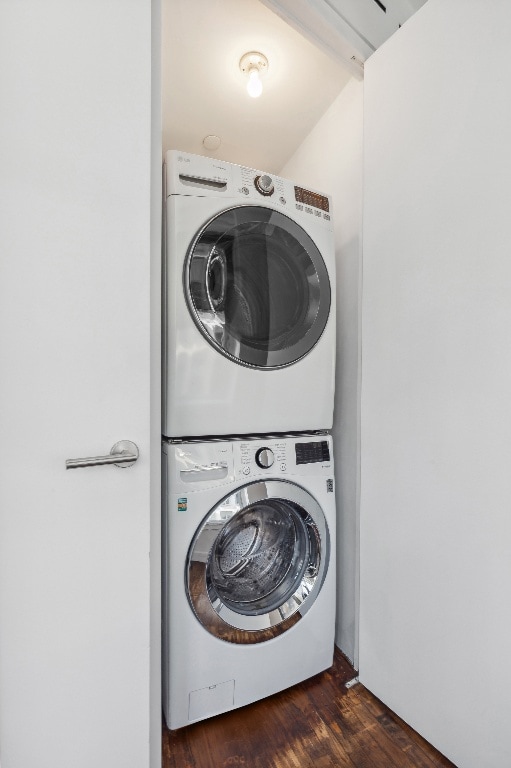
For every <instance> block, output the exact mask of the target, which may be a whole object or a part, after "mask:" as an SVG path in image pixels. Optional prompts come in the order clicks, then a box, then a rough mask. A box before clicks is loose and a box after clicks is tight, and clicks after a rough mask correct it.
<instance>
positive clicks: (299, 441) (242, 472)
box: [234, 435, 332, 480]
mask: <svg viewBox="0 0 511 768" xmlns="http://www.w3.org/2000/svg"><path fill="white" fill-rule="evenodd" d="M331 467H332V464H331V438H330V436H326V435H325V436H324V437H323V436H319V437H315V436H311V437H309V436H304V437H303V438H291V437H286V438H282V439H279V438H272V437H269V438H260V439H259V438H254V439H250V440H240V441H239V442H237V443H234V468H235V474H236V477H238V478H244V479H246V480H250V479H252V478H253V479H254V480H255V479H256V478H259V477H278V476H282V475H288V474H322V473H323V471H324V472H326V473H328V472H330V473H331Z"/></svg>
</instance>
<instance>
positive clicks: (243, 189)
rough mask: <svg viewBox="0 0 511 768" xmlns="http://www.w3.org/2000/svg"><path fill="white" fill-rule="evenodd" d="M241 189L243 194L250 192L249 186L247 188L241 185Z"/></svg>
mask: <svg viewBox="0 0 511 768" xmlns="http://www.w3.org/2000/svg"><path fill="white" fill-rule="evenodd" d="M241 191H242V192H243V194H244V195H248V194H250V190H249V188H248V187H242V188H241Z"/></svg>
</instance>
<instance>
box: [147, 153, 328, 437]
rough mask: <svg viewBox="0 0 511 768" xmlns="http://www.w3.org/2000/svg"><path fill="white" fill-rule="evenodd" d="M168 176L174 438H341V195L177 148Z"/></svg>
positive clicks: (168, 399)
mask: <svg viewBox="0 0 511 768" xmlns="http://www.w3.org/2000/svg"><path fill="white" fill-rule="evenodd" d="M165 175H166V245H165V252H166V258H165V274H164V286H165V296H164V307H165V318H164V330H163V333H164V376H165V380H164V417H163V429H162V432H163V434H164V435H166V436H168V437H184V436H209V435H213V436H217V435H233V434H238V435H239V434H254V433H258V434H268V433H276V432H280V433H283V432H291V431H308V430H318V429H326V430H327V429H330V428H331V426H332V415H333V402H334V366H335V278H334V265H335V254H334V245H333V232H332V219H331V201H330V198H329V197H328V196H326V195H322V194H319V193H317V192H314V191H312V190H306V189H303V188H302V187H298V186H295V185H294V184H292V183H291V182H290V181H287V180H285V179H282V178H278V177H275V176H269V175H268V174H265V173H262V172H259V171H255V170H253V169H251V168H245V167H243V166H239V165H233V164H231V163H224V162H221V161H218V160H213V159H210V158H206V157H201V156H198V155H190V154H186V153H183V152H177V151H170V152H168V153H167V156H166V174H165Z"/></svg>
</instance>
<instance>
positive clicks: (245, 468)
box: [241, 467, 250, 475]
mask: <svg viewBox="0 0 511 768" xmlns="http://www.w3.org/2000/svg"><path fill="white" fill-rule="evenodd" d="M241 471H242V472H243V474H244V475H249V474H250V467H243V469H242V470H241Z"/></svg>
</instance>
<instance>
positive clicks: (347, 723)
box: [163, 651, 456, 768]
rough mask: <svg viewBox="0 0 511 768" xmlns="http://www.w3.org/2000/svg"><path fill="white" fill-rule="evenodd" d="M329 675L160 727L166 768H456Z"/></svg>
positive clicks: (338, 665)
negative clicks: (173, 725)
mask: <svg viewBox="0 0 511 768" xmlns="http://www.w3.org/2000/svg"><path fill="white" fill-rule="evenodd" d="M354 675H355V671H354V669H353V668H352V667H351V665H350V664H349V662H348V661H347V660H346V659H345V658H344V656H343V655H342V654H341V653H340V652H339V651H336V655H335V661H334V665H333V667H332V668H331V669H329V670H327V671H326V672H323V673H322V674H320V675H316V676H315V677H313V678H311V679H310V680H306V681H305V682H303V683H300V684H299V685H295V686H294V687H293V688H290V689H288V690H287V691H283V692H282V693H278V694H276V695H275V696H271V697H269V698H267V699H263V700H262V701H258V702H256V703H254V704H251V705H250V706H247V707H243V708H241V709H238V710H235V711H232V712H228V713H226V714H224V715H219V716H218V717H214V718H211V719H210V720H205V721H203V722H201V723H195V724H194V725H190V726H188V727H187V728H182V729H180V730H179V731H169V730H167V728H165V727H164V729H163V768H238V767H240V766H241V767H242V768H334V767H335V768H456V766H454V765H453V763H451V762H449V760H447V759H446V758H445V757H443V755H441V754H440V753H439V752H438V751H437V750H436V749H435V748H434V747H432V746H431V745H430V744H428V743H427V742H426V741H424V739H422V738H421V737H420V736H419V735H418V734H417V733H416V732H415V731H413V730H412V729H411V728H409V727H408V726H407V725H406V724H405V723H404V722H403V721H402V720H400V718H398V717H397V716H396V715H395V714H394V713H393V712H391V711H390V710H389V709H388V708H387V707H386V706H385V705H384V704H382V702H381V701H379V700H378V699H376V698H375V697H374V696H373V695H372V694H371V693H369V691H367V690H366V689H365V688H364V687H363V686H362V685H360V684H357V685H355V686H353V687H352V688H350V689H347V688H346V687H345V685H346V682H347V681H348V680H351V679H352V678H353V677H354Z"/></svg>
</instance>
